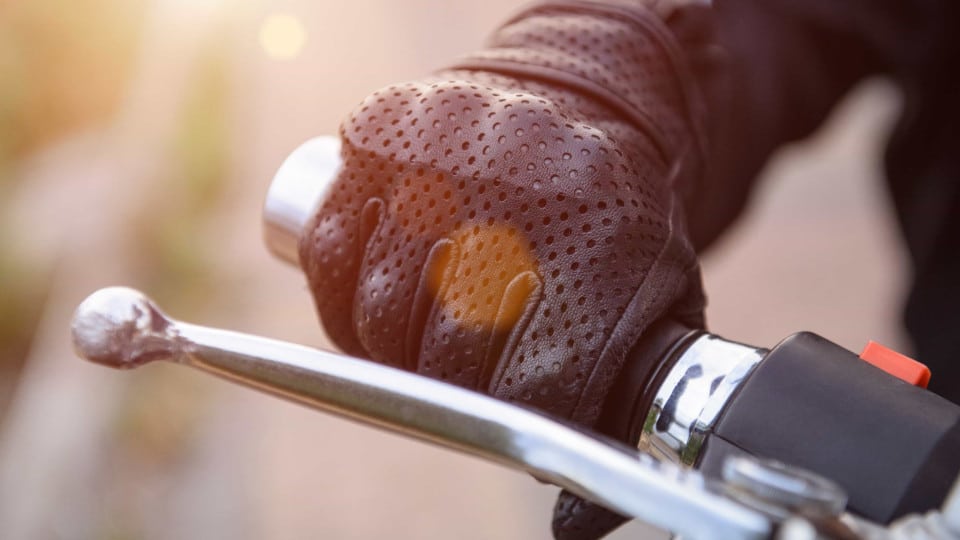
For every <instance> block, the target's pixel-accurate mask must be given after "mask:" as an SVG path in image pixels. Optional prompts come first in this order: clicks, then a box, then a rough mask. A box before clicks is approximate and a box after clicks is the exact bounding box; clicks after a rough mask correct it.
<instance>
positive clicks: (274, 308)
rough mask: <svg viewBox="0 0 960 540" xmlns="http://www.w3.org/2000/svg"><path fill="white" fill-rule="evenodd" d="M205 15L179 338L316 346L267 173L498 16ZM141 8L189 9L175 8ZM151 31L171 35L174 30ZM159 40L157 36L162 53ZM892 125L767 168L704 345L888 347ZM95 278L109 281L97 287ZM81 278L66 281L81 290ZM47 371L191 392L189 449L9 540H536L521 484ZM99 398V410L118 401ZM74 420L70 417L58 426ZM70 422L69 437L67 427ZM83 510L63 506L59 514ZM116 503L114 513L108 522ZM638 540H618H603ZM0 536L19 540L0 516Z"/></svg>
mask: <svg viewBox="0 0 960 540" xmlns="http://www.w3.org/2000/svg"><path fill="white" fill-rule="evenodd" d="M223 1H224V3H223V4H219V5H218V4H217V3H216V0H208V1H206V2H200V3H198V4H203V5H204V6H207V8H206V9H211V10H217V9H219V10H224V13H225V14H224V16H225V17H226V14H229V18H230V21H231V23H230V25H229V33H228V34H227V35H228V36H229V43H226V44H225V46H227V48H228V50H229V51H230V61H231V74H232V75H231V76H232V86H231V89H232V90H231V96H232V97H231V103H230V106H231V107H230V109H231V112H232V115H231V124H232V126H231V127H232V129H231V133H232V136H231V141H230V164H229V170H230V178H231V187H230V189H228V190H227V191H226V193H225V195H224V197H223V200H222V201H220V202H219V204H218V206H217V210H216V214H215V215H214V216H212V221H211V225H210V227H209V228H208V229H205V230H203V231H198V232H197V234H198V235H201V236H202V238H203V239H204V241H205V242H208V245H209V249H210V250H211V251H213V252H215V253H216V256H215V257H213V260H214V265H215V267H214V268H213V269H212V271H213V272H214V275H216V276H218V278H217V280H218V281H217V288H218V289H219V294H217V295H215V296H214V299H213V300H211V302H210V304H209V305H206V306H205V307H204V309H203V317H204V320H199V321H196V322H200V323H204V324H209V325H215V326H222V327H228V328H231V329H235V330H240V331H246V332H252V333H258V334H263V335H267V336H270V337H275V338H280V339H286V340H290V341H295V342H299V343H304V344H308V345H317V346H323V345H324V344H325V340H324V337H323V336H322V334H321V332H320V330H319V328H318V325H317V323H316V318H315V316H314V314H313V312H312V306H311V302H310V299H309V297H308V295H307V293H306V288H305V284H304V280H303V279H302V277H301V276H300V275H299V274H298V273H297V272H296V271H294V270H293V269H291V268H288V267H285V266H283V265H282V264H281V263H279V262H276V261H274V260H273V259H271V258H269V256H268V255H267V253H266V250H264V249H263V248H262V246H261V241H260V221H259V212H260V205H261V203H262V197H263V194H264V193H265V191H266V188H267V185H268V184H269V182H270V179H271V177H272V175H273V173H274V172H275V170H276V168H277V167H278V166H279V164H280V163H281V162H282V160H283V158H284V157H285V156H286V154H287V153H289V152H290V151H291V150H292V149H293V148H295V147H296V146H297V145H298V144H299V143H300V142H302V141H303V140H305V139H307V138H309V137H311V136H314V135H317V134H324V133H333V132H335V130H336V128H337V124H338V122H339V119H340V118H341V117H342V116H343V115H344V114H345V113H346V112H347V111H348V110H349V109H350V108H351V107H352V106H353V105H354V104H355V103H356V102H358V101H359V100H360V99H361V98H362V97H363V96H365V95H366V94H368V93H369V92H371V91H373V90H375V89H377V88H378V87H380V86H382V85H385V84H388V83H391V82H395V81H397V80H402V79H406V78H412V77H416V76H418V75H420V74H424V73H426V72H429V71H430V70H431V69H434V68H436V67H438V66H442V65H444V63H446V62H449V61H451V60H452V59H454V58H455V57H457V56H458V55H459V54H462V53H466V52H468V51H469V50H471V49H473V48H476V47H477V46H479V45H480V44H481V43H482V40H483V37H484V36H485V35H486V34H487V33H488V32H489V31H490V30H491V29H492V28H493V27H494V26H495V25H496V23H497V22H498V21H500V20H503V19H504V18H505V17H506V16H508V15H509V14H510V13H511V11H512V10H513V9H515V3H514V2H511V1H507V0H487V1H486V2H468V1H466V0H456V1H440V0H407V1H404V2H393V1H390V0H366V1H363V2H352V3H351V2H310V1H307V0H286V1H282V2H281V1H276V2H268V1H260V2H257V3H245V4H243V5H242V6H241V5H227V3H226V0H223ZM158 3H161V4H166V3H169V5H179V6H180V8H179V9H184V10H190V9H195V6H192V5H191V3H190V2H176V1H175V0H166V2H158ZM278 13H279V14H286V15H291V16H293V17H294V18H295V20H296V21H299V23H300V24H302V28H303V30H304V32H305V36H306V40H305V41H304V42H303V45H302V48H298V46H296V44H294V45H292V46H293V49H292V50H294V53H293V54H292V56H293V58H290V59H283V60H278V59H277V58H276V56H271V55H270V54H268V53H267V51H268V50H269V47H265V46H264V43H263V36H262V34H263V24H264V22H265V21H267V20H268V18H269V17H270V16H271V15H276V14H278ZM167 30H168V31H170V32H171V34H169V35H172V33H173V31H174V30H175V29H172V28H167ZM162 35H163V34H161V37H160V38H159V39H166V38H163V37H162ZM171 39H172V38H171ZM896 108H897V96H896V94H895V93H894V92H893V91H892V90H891V89H890V88H889V87H887V86H884V85H883V84H871V85H868V86H865V87H863V88H861V90H860V91H859V92H858V93H857V95H856V96H855V98H854V99H852V100H849V101H848V102H847V103H845V104H844V106H843V107H841V109H840V110H839V111H838V114H837V115H836V116H835V117H834V118H833V119H832V121H831V122H830V125H829V129H828V130H827V132H825V133H822V134H821V135H819V136H818V137H817V138H816V139H815V140H814V141H811V142H810V143H808V144H805V145H804V146H803V147H797V148H791V149H788V150H786V151H784V152H783V153H782V155H781V156H779V158H778V159H777V160H776V162H775V163H773V164H772V165H771V166H770V167H769V169H768V171H767V175H766V176H767V178H766V180H765V181H764V183H763V187H762V188H761V189H760V190H759V192H758V193H757V196H756V200H755V203H754V205H753V207H752V210H751V212H750V214H749V215H748V216H746V218H745V219H744V220H742V222H741V223H740V224H739V225H738V226H737V227H736V228H735V229H734V230H733V231H732V232H731V233H730V234H729V235H728V236H726V237H725V238H724V239H723V241H722V242H721V245H719V246H718V247H717V248H716V249H715V250H714V251H713V252H711V253H710V254H709V255H708V256H707V257H706V259H705V262H704V268H705V280H706V283H707V291H708V294H709V295H710V301H711V303H710V307H709V310H708V318H709V321H710V323H711V326H712V328H713V329H714V330H715V331H717V332H719V333H722V334H725V335H726V336H728V337H730V338H733V339H738V340H742V341H746V342H751V343H756V344H759V345H765V346H770V345H773V344H774V343H775V342H776V341H777V340H779V339H781V338H783V337H785V336H787V335H788V334H790V333H792V332H795V331H798V330H813V331H817V332H820V333H822V334H823V335H825V336H827V337H829V338H831V339H833V340H835V341H837V342H838V343H841V344H843V345H845V346H847V347H849V348H853V349H857V348H859V347H861V346H862V345H863V344H864V343H865V342H866V340H867V339H875V340H878V341H881V342H884V343H885V344H888V345H892V346H900V347H903V346H904V341H903V339H902V336H901V333H900V331H899V329H898V325H897V317H898V315H897V313H898V305H899V301H900V298H901V292H902V290H903V286H904V279H905V271H904V266H903V258H902V256H901V250H902V248H901V246H900V245H899V240H898V238H897V236H896V232H895V230H894V228H893V223H892V219H891V217H890V215H889V211H888V203H887V200H886V199H885V196H884V194H883V192H882V189H881V183H880V174H881V171H880V169H879V167H880V165H879V164H880V159H879V158H880V152H881V151H882V141H883V139H884V135H885V133H886V131H887V130H888V128H889V124H890V122H891V120H892V118H893V117H894V116H895V112H896ZM36 204H43V203H36ZM102 211H104V212H122V210H119V209H111V208H103V209H102ZM73 264H75V265H77V267H78V268H80V269H82V270H83V271H84V272H87V273H91V272H94V273H95V272H97V271H98V269H100V268H102V267H103V265H104V261H103V259H98V258H97V257H96V256H95V255H92V254H91V255H88V256H87V257H83V256H78V258H77V260H76V261H74V263H73ZM111 279H117V280H121V281H122V280H123V279H124V277H123V275H122V274H121V275H115V274H111ZM93 281H96V280H92V281H91V280H88V281H76V282H74V283H75V287H80V286H81V285H79V284H82V286H83V287H87V286H89V285H90V283H91V282H93ZM87 292H90V291H87V290H70V291H63V292H62V296H63V297H62V298H54V299H52V300H51V305H52V306H57V307H56V309H58V310H60V312H58V313H54V314H51V315H49V316H50V317H54V318H56V317H60V319H61V320H65V319H66V318H67V317H68V316H69V313H68V310H69V309H70V306H72V305H75V302H73V301H74V299H76V300H78V299H79V298H81V297H82V296H83V295H84V294H86V293H87ZM148 292H149V291H148ZM51 309H53V308H51ZM173 315H174V316H178V315H179V314H178V313H173ZM66 338H67V329H66V328H63V334H62V335H56V336H53V335H49V336H48V337H47V338H45V339H49V340H63V341H60V342H58V343H59V345H57V347H59V349H57V350H59V351H61V352H60V353H58V354H63V355H66V356H68V351H69V345H68V344H67V343H66V342H65V340H66ZM41 345H42V344H41ZM38 346H39V345H38ZM51 347H52V345H51ZM54 348H56V347H54ZM64 351H67V352H64ZM46 362H48V364H49V365H48V366H47V367H46V368H45V369H44V370H41V371H42V373H41V374H40V375H35V379H36V380H37V381H41V380H48V381H49V380H50V379H57V380H60V379H59V378H60V377H63V375H62V373H61V374H58V373H57V369H58V368H57V367H56V366H57V365H60V364H59V363H61V362H70V363H71V364H70V365H71V367H70V370H80V371H83V373H84V374H85V375H84V377H91V378H97V379H99V380H103V381H110V382H109V383H105V384H104V387H107V386H111V385H120V384H136V383H131V382H130V381H134V380H143V379H144V378H165V379H167V380H168V381H169V384H173V385H177V384H179V385H184V386H183V388H185V389H186V391H196V392H198V393H203V394H204V395H205V399H204V400H203V401H202V403H203V406H204V409H203V412H202V414H201V415H200V419H199V420H197V422H199V425H200V428H199V429H197V430H196V436H195V437H194V438H192V439H190V440H188V442H187V443H185V444H186V445H187V447H188V449H187V451H186V452H184V453H183V455H182V458H180V459H179V460H178V461H176V462H175V463H174V464H173V465H171V466H170V467H169V468H168V469H166V471H168V472H169V474H165V475H163V476H162V477H160V476H158V475H155V476H153V477H151V478H153V480H152V481H151V482H148V483H145V484H143V485H140V486H138V487H130V486H129V485H128V486H127V487H125V488H119V487H117V486H118V484H123V478H124V477H123V476H122V475H121V476H117V474H119V473H117V472H116V470H114V471H113V473H112V474H113V476H110V477H109V478H111V480H109V481H104V480H103V478H102V476H103V474H102V473H103V470H105V469H106V470H109V469H110V468H111V464H110V463H104V462H102V461H100V462H98V461H97V459H98V458H97V456H96V455H94V456H86V457H85V459H86V460H87V467H86V468H83V470H82V472H83V475H84V476H82V477H81V478H79V479H73V481H72V482H71V481H64V482H61V483H60V484H58V485H63V486H68V487H69V489H68V490H66V491H63V492H57V491H56V490H54V491H53V492H52V494H51V497H52V498H51V499H50V500H46V501H44V504H46V505H47V506H46V507H45V508H46V510H47V512H45V517H44V519H42V520H40V522H39V523H34V524H32V525H31V524H27V525H25V527H26V529H21V531H24V530H26V531H28V532H27V533H22V534H24V536H21V537H20V538H24V539H25V540H26V539H27V538H30V539H33V538H100V537H104V538H105V537H114V536H109V535H107V536H105V535H103V534H102V530H103V529H102V525H100V526H97V525H95V524H92V525H91V524H90V523H89V522H91V521H96V520H95V519H86V520H84V519H81V518H82V515H87V516H88V517H89V514H90V513H94V514H97V513H103V512H111V511H117V509H118V508H119V509H123V510H124V511H128V512H130V513H131V515H132V516H133V517H134V518H135V519H138V520H140V521H141V522H142V523H141V524H140V525H139V526H138V527H136V530H137V531H139V532H138V534H136V535H133V536H130V537H136V538H141V537H142V538H146V539H167V538H205V539H217V538H231V539H257V538H272V539H300V538H351V539H372V538H383V537H391V538H421V539H431V538H448V537H457V538H465V539H481V538H547V537H548V536H549V517H550V509H551V506H552V499H553V497H554V496H555V492H556V490H555V489H554V488H551V487H548V486H543V485H541V484H538V483H537V482H535V481H533V480H532V479H530V478H528V477H526V476H524V475H520V474H516V473H512V472H509V471H505V470H503V469H501V468H499V467H496V466H493V465H489V464H486V463H481V462H479V461H477V460H475V459H472V458H466V457H463V456H459V455H454V454H451V453H449V452H445V451H440V450H439V449H436V448H433V447H430V446H426V445H423V444H420V443H414V442H410V441H406V440H403V439H400V438H398V437H395V436H392V435H386V434H383V433H379V432H376V431H373V430H370V429H367V428H361V427H358V426H355V425H353V424H350V423H348V422H345V421H342V420H338V419H335V418H330V417H326V416H323V415H319V414H317V413H314V412H311V411H308V410H305V409H302V408H299V407H296V406H293V405H289V404H287V403H284V402H281V401H278V400H276V399H274V398H270V397H265V396H261V395H258V394H255V393H252V392H250V391H247V390H242V389H237V388H233V387H231V386H229V385H227V384H226V383H221V382H218V381H208V380H206V379H202V380H201V378H202V376H201V375H195V374H179V373H178V374H175V375H173V374H171V373H172V371H173V370H178V369H179V368H177V367H175V366H162V367H160V366H158V367H151V368H148V369H146V370H144V372H143V373H137V374H130V373H111V372H106V371H104V370H102V368H100V367H95V366H86V365H80V367H77V366H74V365H73V363H76V362H78V361H77V360H74V359H72V358H70V357H62V358H61V357H58V358H47V359H46ZM50 366H53V367H50ZM35 371H37V370H35ZM118 381H123V382H122V383H121V382H118ZM36 384H39V385H40V386H41V387H42V385H43V383H42V382H38V383H36ZM29 392H30V389H29V388H28V389H25V390H24V392H23V393H22V395H20V396H19V399H20V401H19V402H18V403H23V402H24V400H26V401H29V400H30V398H29V396H27V397H25V395H26V394H28V393H29ZM110 392H113V393H114V394H115V397H114V398H111V399H112V401H111V402H112V403H113V405H112V406H113V407H126V406H130V401H129V400H131V399H133V400H136V399H138V397H137V395H136V394H134V395H132V397H131V395H129V393H127V394H123V397H121V392H120V391H113V390H111V391H110ZM78 394H79V393H78ZM112 395H113V394H112ZM41 399H42V398H41ZM97 399H106V398H104V397H103V396H100V397H98V398H97ZM141 399H144V400H148V399H150V396H149V395H145V396H142V398H141ZM76 400H77V401H76V402H73V403H70V404H69V407H71V408H79V409H77V410H80V411H82V410H83V407H86V406H88V405H89V403H87V402H86V401H84V398H83V397H82V395H78V396H76ZM149 405H150V404H149V403H147V404H146V406H149ZM24 410H25V409H24ZM89 413H90V414H91V415H92V414H97V415H100V416H101V418H100V421H99V422H95V421H93V420H91V422H92V423H91V425H94V424H96V425H102V424H103V423H104V422H106V421H107V420H106V419H105V418H106V417H107V416H110V415H111V414H113V415H115V414H116V412H115V411H114V412H113V413H109V412H103V410H102V408H97V407H93V406H90V409H89ZM21 414H27V413H23V410H21ZM83 419H84V415H83V414H77V415H75V417H74V419H73V420H72V421H76V422H83V421H84V420H83ZM34 422H35V423H37V424H39V423H42V422H47V423H51V425H54V426H55V425H56V422H57V419H56V418H49V417H47V418H44V419H40V418H31V417H26V418H25V419H22V422H21V426H28V427H22V429H29V426H31V425H37V424H32V423H34ZM83 427H84V426H83V425H82V424H81V425H77V426H74V428H75V431H79V430H82V428H83ZM37 429H39V428H37ZM51 429H54V430H55V429H56V428H51ZM81 439H82V438H81ZM38 440H42V438H38ZM78 440H80V439H78ZM58 444H60V445H69V444H70V441H61V442H60V443H58ZM78 444H79V443H78ZM84 444H92V443H86V442H85V443H84ZM68 447H69V446H64V447H61V448H60V451H61V452H65V451H66V450H64V448H68ZM27 450H29V448H27ZM7 455H10V454H7ZM18 455H24V454H18ZM85 455H86V454H85ZM0 459H2V456H0ZM51 459H52V458H51ZM100 459H101V460H102V459H103V458H102V457H101V458H100ZM0 465H5V466H6V469H7V470H8V475H7V476H5V477H0V484H2V483H3V482H6V486H3V485H0V488H3V487H6V491H5V492H6V493H8V494H9V493H16V492H17V490H29V489H30V486H29V485H23V484H21V483H19V482H21V481H22V480H18V479H23V478H37V477H40V476H42V471H32V473H33V474H31V470H30V468H31V467H32V466H33V465H32V464H31V463H30V462H29V460H27V459H24V460H22V461H18V462H16V463H10V462H8V463H5V464H0ZM78 467H79V466H78ZM91 471H92V472H91ZM97 471H100V472H99V473H98V472H97ZM121 472H122V471H121ZM140 472H141V473H142V471H140ZM60 474H67V475H69V474H70V471H69V470H68V471H60ZM77 474H80V472H77ZM97 474H100V476H97ZM131 478H133V477H131ZM78 486H80V487H78ZM78 490H79V491H78ZM0 493H4V492H3V491H0ZM84 497H85V500H84V501H82V502H83V504H81V505H79V506H76V507H73V509H71V507H72V502H71V501H72V500H76V499H77V498H84ZM118 498H120V499H127V500H126V503H125V504H122V505H119V506H118V505H117V502H116V501H117V499H118ZM10 502H11V501H10V500H8V501H0V506H2V505H3V504H5V503H10ZM77 508H80V509H81V510H77ZM78 513H79V514H81V518H78V517H77V515H78ZM99 518H100V519H105V518H104V516H99ZM108 521H109V519H108ZM30 527H37V528H33V529H31V528H30ZM98 527H100V528H98ZM98 531H100V532H98ZM5 532H6V533H7V534H5ZM649 534H650V533H649V531H646V530H645V529H642V528H638V527H637V526H631V527H630V528H627V529H626V530H624V531H621V532H620V533H618V535H616V536H615V537H616V538H626V537H649ZM0 537H2V538H13V539H14V540H17V538H18V537H17V536H14V535H12V532H11V531H10V530H9V529H5V525H4V523H3V522H2V521H0ZM115 537H119V536H115ZM124 537H127V536H124Z"/></svg>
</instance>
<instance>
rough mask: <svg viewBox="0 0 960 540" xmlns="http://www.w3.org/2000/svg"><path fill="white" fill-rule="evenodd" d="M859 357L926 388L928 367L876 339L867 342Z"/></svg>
mask: <svg viewBox="0 0 960 540" xmlns="http://www.w3.org/2000/svg"><path fill="white" fill-rule="evenodd" d="M860 358H861V359H862V360H864V361H865V362H867V363H869V364H872V365H873V366H875V367H878V368H880V369H882V370H884V371H886V372H887V373H889V374H891V375H893V376H894V377H896V378H898V379H901V380H903V381H906V382H908V383H910V384H912V385H914V386H919V387H920V388H926V387H927V383H929V382H930V368H928V367H927V366H925V365H923V364H921V363H920V362H917V361H916V360H914V359H913V358H910V357H909V356H906V355H903V354H900V353H898V352H897V351H895V350H893V349H888V348H886V347H884V346H883V345H881V344H879V343H877V342H876V341H870V342H868V343H867V346H866V347H864V349H863V352H862V353H860Z"/></svg>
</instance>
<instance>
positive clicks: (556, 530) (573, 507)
mask: <svg viewBox="0 0 960 540" xmlns="http://www.w3.org/2000/svg"><path fill="white" fill-rule="evenodd" d="M628 520H629V519H628V518H626V517H624V516H621V515H620V514H617V513H615V512H612V511H610V510H607V509H606V508H604V507H603V506H600V505H598V504H594V503H592V502H589V501H585V500H583V499H581V498H580V497H578V496H576V495H574V494H573V493H570V492H569V491H567V490H563V491H561V492H560V495H559V496H558V497H557V504H556V505H555V506H554V507H553V537H554V538H556V539H557V540H596V539H597V538H601V537H603V536H606V535H607V534H609V533H610V532H611V531H613V530H614V529H616V528H617V527H619V526H620V525H622V524H624V523H626V522H627V521H628Z"/></svg>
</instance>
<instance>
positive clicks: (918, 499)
mask: <svg viewBox="0 0 960 540" xmlns="http://www.w3.org/2000/svg"><path fill="white" fill-rule="evenodd" d="M743 451H746V452H747V453H750V454H754V455H757V456H760V457H765V458H770V459H775V460H778V461H782V462H784V463H788V464H791V465H796V466H799V467H803V468H805V469H808V470H811V471H813V472H816V473H818V474H821V475H823V476H825V477H827V478H831V479H833V480H834V481H836V482H837V483H838V484H839V485H841V486H842V487H843V488H844V489H845V490H846V491H847V493H848V494H849V497H850V499H849V504H848V509H849V510H850V511H852V512H854V513H856V514H859V515H862V516H864V517H866V518H869V519H871V520H874V521H877V522H880V523H887V522H889V521H891V520H893V519H895V518H897V517H900V516H902V515H904V514H907V513H911V512H923V511H927V510H930V509H932V508H937V507H939V506H940V505H941V503H942V502H943V500H944V499H945V498H946V496H947V493H948V491H949V489H950V487H951V485H952V484H953V482H954V480H955V479H956V478H957V473H958V470H960V407H958V406H957V405H955V404H954V403H951V402H949V401H947V400H945V399H943V398H941V397H940V396H937V395H936V394H933V393H932V392H929V391H927V390H924V389H922V388H918V387H916V386H913V385H911V384H909V383H906V382H904V381H902V380H900V379H897V378H896V377H893V376H892V375H889V374H887V373H886V372H884V371H882V370H880V369H878V368H876V367H874V366H872V365H870V364H868V363H867V362H864V361H862V360H861V359H860V358H858V357H857V356H856V355H855V354H853V353H852V352H850V351H848V350H846V349H844V348H842V347H840V346H838V345H836V344H834V343H831V342H830V341H827V340H826V339H824V338H822V337H820V336H817V335H815V334H811V333H806V332H804V333H799V334H795V335H793V336H791V337H789V338H787V339H786V340H784V341H783V342H781V343H780V344H779V345H777V347H775V348H774V349H773V350H772V351H770V353H769V354H768V355H767V356H766V358H765V359H764V360H763V361H762V362H761V363H760V364H759V365H758V366H757V368H756V370H755V372H754V373H753V374H752V375H751V376H750V377H749V379H748V380H746V381H745V382H744V384H743V386H742V387H741V388H740V390H739V392H738V393H737V394H736V395H734V396H733V397H732V399H731V400H730V401H729V402H728V404H727V406H726V408H725V410H724V412H723V415H722V417H721V418H720V419H719V421H718V423H717V426H716V428H715V429H714V431H713V433H712V434H711V436H710V437H708V439H707V441H706V444H705V448H704V449H703V451H702V453H701V455H700V456H701V457H700V462H699V467H700V468H701V469H702V470H703V471H704V472H705V473H706V474H708V475H710V474H717V473H718V471H719V468H720V466H721V465H722V463H723V460H724V459H725V457H726V456H727V455H729V454H730V453H737V452H743Z"/></svg>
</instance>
